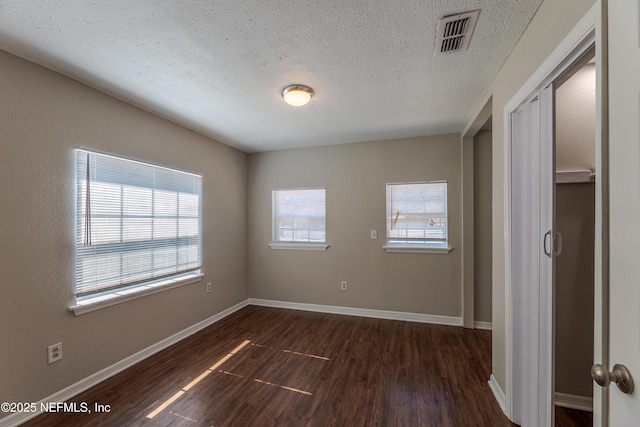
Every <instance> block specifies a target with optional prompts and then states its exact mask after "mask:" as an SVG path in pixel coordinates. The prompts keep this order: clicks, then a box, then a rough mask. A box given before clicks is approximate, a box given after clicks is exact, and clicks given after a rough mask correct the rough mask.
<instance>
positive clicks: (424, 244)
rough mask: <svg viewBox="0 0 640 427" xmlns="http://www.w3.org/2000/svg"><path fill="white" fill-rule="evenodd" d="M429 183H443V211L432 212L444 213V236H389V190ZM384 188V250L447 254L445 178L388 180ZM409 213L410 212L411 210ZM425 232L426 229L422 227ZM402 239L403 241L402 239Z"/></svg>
mask: <svg viewBox="0 0 640 427" xmlns="http://www.w3.org/2000/svg"><path fill="white" fill-rule="evenodd" d="M430 184H444V185H445V193H444V199H445V200H444V212H434V214H435V215H437V216H443V215H444V238H443V239H436V238H434V239H429V238H409V237H406V238H404V239H402V238H401V237H392V236H391V234H392V233H391V227H392V222H393V220H392V213H391V203H392V200H391V190H392V188H393V187H394V186H400V185H404V186H410V185H421V186H428V185H430ZM385 190H386V208H385V226H386V244H385V245H384V247H383V248H384V250H385V251H387V252H408V253H440V254H447V253H449V252H451V250H452V248H451V247H450V246H449V188H448V182H447V181H446V180H441V181H415V182H390V183H387V184H386V186H385ZM409 214H412V213H411V212H410V213H409ZM422 214H424V213H422ZM422 230H423V232H426V229H425V228H423V229H422ZM402 240H404V241H402Z"/></svg>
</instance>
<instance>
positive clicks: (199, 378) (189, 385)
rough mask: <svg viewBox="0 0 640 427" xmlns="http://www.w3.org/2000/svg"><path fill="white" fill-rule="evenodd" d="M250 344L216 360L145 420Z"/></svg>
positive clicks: (246, 341)
mask: <svg viewBox="0 0 640 427" xmlns="http://www.w3.org/2000/svg"><path fill="white" fill-rule="evenodd" d="M250 342H251V341H249V340H245V341H244V342H243V343H242V344H240V345H239V346H237V347H236V348H234V349H233V350H231V351H230V352H229V353H228V354H227V355H226V356H224V357H223V358H222V359H220V360H218V361H217V362H216V363H215V364H214V365H213V366H211V367H210V368H209V369H207V370H206V371H204V372H203V373H201V374H200V375H198V377H196V379H194V380H193V381H191V382H190V383H189V384H187V385H186V386H184V387H182V389H180V391H178V392H177V393H176V394H174V395H173V396H171V397H170V398H169V399H167V400H166V401H165V402H164V403H163V404H162V405H160V406H158V407H157V408H156V409H155V410H154V411H153V412H151V413H150V414H149V415H147V418H148V419H150V420H151V419H153V418H154V417H155V416H156V415H158V414H159V413H160V412H162V411H164V410H165V409H166V408H167V406H169V405H171V404H172V403H173V402H175V401H176V400H178V399H179V398H180V396H182V395H183V394H185V393H186V392H187V391H189V389H191V388H192V387H193V386H195V385H196V384H198V383H199V382H200V381H202V380H203V379H204V378H205V377H207V376H208V375H209V374H210V373H212V372H214V371H216V370H217V369H218V368H219V367H220V365H222V364H223V363H224V362H226V361H227V360H229V359H230V358H231V357H233V356H234V355H235V354H236V353H238V352H239V351H240V350H242V349H243V348H244V347H246V346H247V344H249V343H250Z"/></svg>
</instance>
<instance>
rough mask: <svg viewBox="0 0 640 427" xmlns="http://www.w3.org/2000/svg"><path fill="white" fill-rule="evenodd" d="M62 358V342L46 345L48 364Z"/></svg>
mask: <svg viewBox="0 0 640 427" xmlns="http://www.w3.org/2000/svg"><path fill="white" fill-rule="evenodd" d="M60 359H62V343H61V342H59V343H57V344H53V345H50V346H49V347H47V360H48V362H49V364H52V363H54V362H57V361H58V360H60Z"/></svg>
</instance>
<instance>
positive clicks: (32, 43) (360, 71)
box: [0, 0, 542, 152]
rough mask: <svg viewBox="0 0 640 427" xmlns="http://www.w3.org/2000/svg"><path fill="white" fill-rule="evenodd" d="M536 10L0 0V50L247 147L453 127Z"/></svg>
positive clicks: (509, 5) (331, 1)
mask: <svg viewBox="0 0 640 427" xmlns="http://www.w3.org/2000/svg"><path fill="white" fill-rule="evenodd" d="M541 1H542V0H519V1H514V0H455V1H454V0H450V1H445V0H350V1H344V0H325V1H308V0H307V1H300V0H270V1H257V0H254V1H251V0H199V1H189V2H185V1H183V0H137V1H131V0H56V1H50V0H0V49H3V50H5V51H7V52H10V53H13V54H15V55H17V56H20V57H23V58H25V59H28V60H30V61H33V62H36V63H38V64H41V65H43V66H45V67H48V68H50V69H53V70H56V71H58V72H61V73H63V74H65V75H68V76H70V77H73V78H75V79H77V80H79V81H82V82H85V83H87V84H89V85H91V86H94V87H96V88H99V89H101V90H103V91H105V92H107V93H110V94H113V95H115V96H117V97H119V98H122V99H125V100H127V101H129V102H131V103H132V104H135V105H138V106H140V107H142V108H144V109H146V110H149V111H153V112H155V113H157V114H159V115H161V116H163V117H166V118H168V119H170V120H173V121H175V122H177V123H180V124H182V125H184V126H186V127H189V128H191V129H194V130H196V131H198V132H200V133H203V134H205V135H208V136H211V137H213V138H215V139H217V140H219V141H221V142H224V143H226V144H229V145H231V146H234V147H236V148H239V149H241V150H243V151H246V152H257V151H267V150H277V149H285V148H293V147H307V146H317V145H329V144H340V143H349V142H359V141H372V140H382V139H394V138H404V137H412V136H423V135H437V134H444V133H452V132H460V131H462V128H463V126H464V124H465V123H466V121H467V120H468V119H469V118H470V115H471V113H472V110H473V109H474V108H475V107H476V106H477V105H478V103H479V102H480V101H481V99H482V97H483V95H484V94H485V92H486V91H487V89H488V87H489V86H490V84H491V82H492V80H493V78H494V77H495V75H496V73H497V71H498V70H499V69H500V67H501V65H502V63H503V62H504V61H505V59H506V58H507V56H508V55H509V53H510V52H511V50H512V49H513V47H514V45H515V43H516V42H517V41H518V39H519V37H520V35H521V34H522V32H523V31H524V29H525V28H526V26H527V25H528V23H529V21H530V20H531V18H532V17H533V15H534V13H535V12H536V10H537V8H538V7H539V5H540V3H541ZM478 9H480V10H481V12H480V16H479V18H478V22H477V26H476V31H475V33H474V35H473V38H472V40H471V43H470V45H469V49H468V50H467V51H464V52H456V53H448V54H439V55H434V44H435V39H436V29H437V23H438V19H440V18H441V17H443V16H446V15H451V14H455V13H461V12H466V11H471V10H478ZM292 83H301V84H306V85H308V86H311V87H312V88H313V89H314V91H315V96H314V97H313V99H312V100H311V103H310V104H308V105H307V106H305V107H298V108H295V107H291V106H288V105H286V104H285V103H284V102H283V100H282V97H281V95H280V93H281V91H282V89H283V88H284V87H285V86H287V85H289V84H292Z"/></svg>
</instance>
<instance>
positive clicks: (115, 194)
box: [75, 149, 202, 297]
mask: <svg viewBox="0 0 640 427" xmlns="http://www.w3.org/2000/svg"><path fill="white" fill-rule="evenodd" d="M76 156H77V159H76V160H77V175H76V183H77V204H76V226H77V233H76V234H77V237H76V280H75V288H76V296H77V297H83V296H90V295H91V296H94V294H97V293H101V292H105V291H113V290H115V289H118V288H125V287H134V286H136V285H137V286H141V285H143V284H144V285H148V284H149V282H153V281H160V279H166V278H174V277H180V276H181V275H188V274H192V273H200V270H201V267H202V256H201V246H202V232H201V230H202V222H201V205H202V203H201V200H202V177H201V176H199V175H195V174H191V173H186V172H182V171H177V170H173V169H169V168H165V167H160V166H155V165H151V164H146V163H142V162H138V161H133V160H128V159H123V158H119V157H115V156H111V155H105V154H100V153H95V152H91V151H86V150H81V149H78V150H77V153H76Z"/></svg>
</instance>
